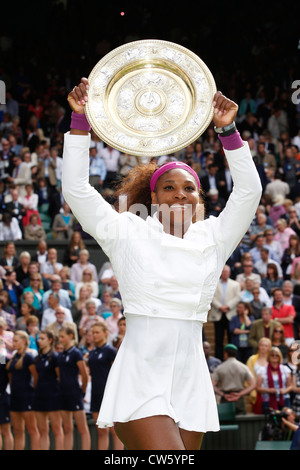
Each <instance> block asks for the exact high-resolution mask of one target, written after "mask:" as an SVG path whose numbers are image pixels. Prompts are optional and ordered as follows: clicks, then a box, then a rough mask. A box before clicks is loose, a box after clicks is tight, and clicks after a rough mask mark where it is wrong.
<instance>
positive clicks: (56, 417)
mask: <svg viewBox="0 0 300 470" xmlns="http://www.w3.org/2000/svg"><path fill="white" fill-rule="evenodd" d="M36 419H37V425H38V429H39V432H40V446H41V450H49V448H50V438H49V421H50V425H51V429H52V432H53V434H54V439H55V450H63V449H64V433H63V429H62V419H61V414H60V412H59V411H50V412H49V413H44V412H36Z"/></svg>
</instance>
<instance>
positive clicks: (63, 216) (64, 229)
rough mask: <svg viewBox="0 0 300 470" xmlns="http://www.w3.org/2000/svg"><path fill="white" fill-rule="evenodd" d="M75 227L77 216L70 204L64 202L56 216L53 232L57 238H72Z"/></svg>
mask: <svg viewBox="0 0 300 470" xmlns="http://www.w3.org/2000/svg"><path fill="white" fill-rule="evenodd" d="M74 228H75V218H74V216H73V214H72V213H71V210H70V207H69V205H68V204H67V203H66V202H64V203H63V205H62V209H61V210H60V212H59V213H58V214H56V216H55V217H54V220H53V224H52V232H53V235H54V238H55V239H56V240H70V239H71V237H72V235H73V232H74Z"/></svg>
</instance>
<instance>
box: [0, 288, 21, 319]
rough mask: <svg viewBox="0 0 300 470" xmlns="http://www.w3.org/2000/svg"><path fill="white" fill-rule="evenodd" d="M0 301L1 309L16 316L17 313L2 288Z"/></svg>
mask: <svg viewBox="0 0 300 470" xmlns="http://www.w3.org/2000/svg"><path fill="white" fill-rule="evenodd" d="M0 301H1V302H2V310H4V311H5V312H7V313H9V314H10V315H14V317H15V318H16V316H17V313H16V311H15V309H14V308H13V307H12V305H11V301H10V297H9V294H8V292H7V291H6V290H4V289H2V290H1V291H0Z"/></svg>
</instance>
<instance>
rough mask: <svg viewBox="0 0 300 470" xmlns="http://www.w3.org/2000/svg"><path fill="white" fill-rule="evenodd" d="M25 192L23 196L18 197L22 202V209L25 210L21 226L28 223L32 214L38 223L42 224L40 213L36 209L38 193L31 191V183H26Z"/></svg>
mask: <svg viewBox="0 0 300 470" xmlns="http://www.w3.org/2000/svg"><path fill="white" fill-rule="evenodd" d="M25 190H26V193H25V194H24V196H22V197H20V202H21V204H23V206H24V209H25V210H26V214H25V215H24V217H23V220H22V222H23V227H26V225H28V224H29V223H30V217H31V215H32V214H35V215H36V216H37V219H38V224H39V225H42V223H41V219H40V214H39V211H38V202H39V199H38V195H37V194H36V193H35V192H33V186H32V184H26V186H25Z"/></svg>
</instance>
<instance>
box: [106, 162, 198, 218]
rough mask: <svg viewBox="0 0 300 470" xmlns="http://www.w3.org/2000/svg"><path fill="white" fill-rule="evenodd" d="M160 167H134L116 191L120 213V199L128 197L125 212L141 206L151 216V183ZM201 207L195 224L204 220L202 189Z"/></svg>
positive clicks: (116, 204)
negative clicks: (134, 206) (135, 206)
mask: <svg viewBox="0 0 300 470" xmlns="http://www.w3.org/2000/svg"><path fill="white" fill-rule="evenodd" d="M158 168H159V167H158V165H157V164H156V163H155V162H154V161H153V162H150V163H149V164H143V165H137V166H135V167H133V168H132V169H131V170H130V171H129V173H128V175H127V176H125V177H124V178H123V180H122V181H121V182H120V183H119V184H118V185H117V186H116V187H115V190H114V199H115V202H114V206H115V208H116V210H117V211H118V212H120V210H121V208H120V198H121V197H122V196H126V198H127V206H126V208H125V210H129V209H130V207H132V206H133V205H134V204H141V205H143V206H145V207H146V208H147V211H148V215H151V213H152V212H151V203H152V202H151V189H150V181H151V177H152V175H153V173H154V172H155V170H157V169H158ZM199 196H200V205H201V208H199V211H198V213H197V215H196V217H195V218H194V219H193V222H195V221H196V220H199V219H203V218H204V204H203V190H202V189H200V192H199ZM122 209H123V207H122Z"/></svg>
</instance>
